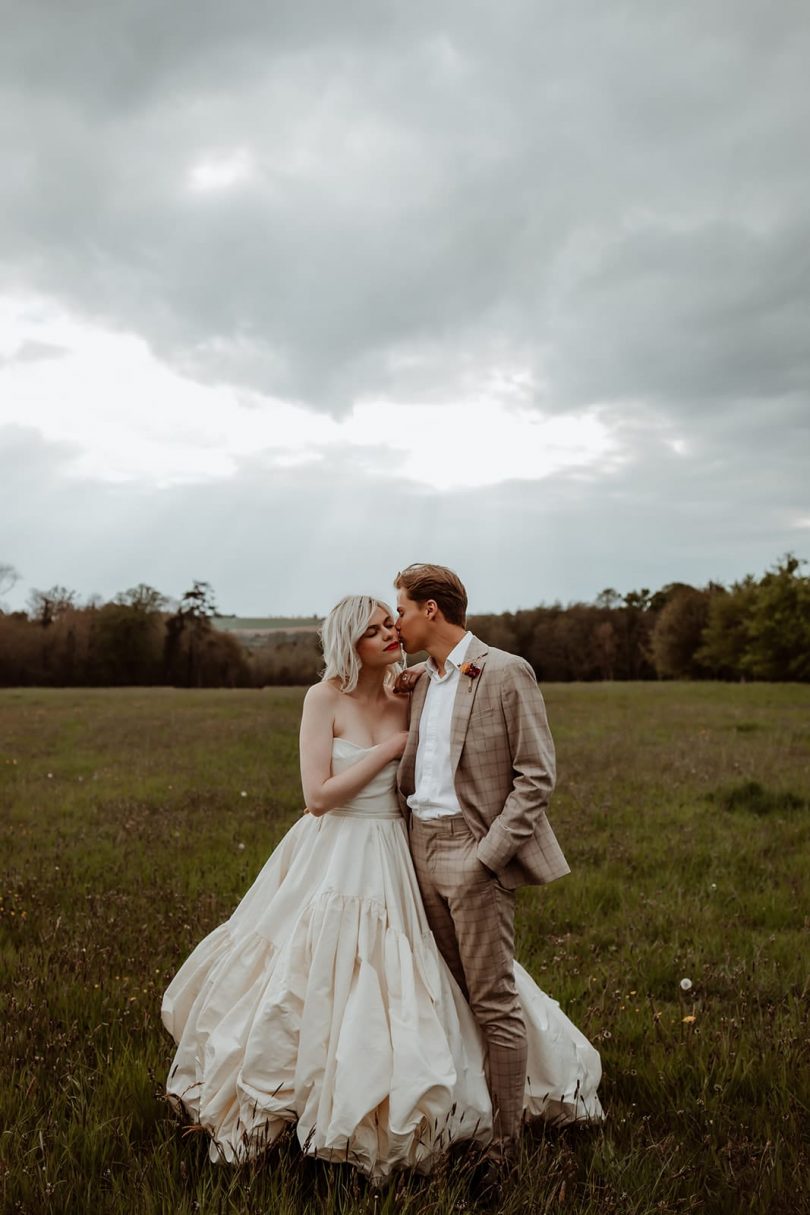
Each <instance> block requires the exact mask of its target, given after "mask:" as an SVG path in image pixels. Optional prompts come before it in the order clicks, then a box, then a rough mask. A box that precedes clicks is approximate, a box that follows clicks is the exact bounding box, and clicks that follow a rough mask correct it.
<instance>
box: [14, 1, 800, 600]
mask: <svg viewBox="0 0 810 1215" xmlns="http://www.w3.org/2000/svg"><path fill="white" fill-rule="evenodd" d="M4 17H5V20H4V30H3V34H4V36H3V39H2V40H0V80H2V84H1V85H0V144H1V145H2V154H3V169H4V189H3V196H2V201H0V271H1V272H2V275H3V287H4V290H5V291H6V292H7V293H8V294H9V296H13V295H15V294H17V295H20V296H26V295H27V294H28V293H31V292H33V293H40V294H41V295H42V296H43V297H45V298H46V299H57V300H59V301H61V302H62V303H63V304H64V305H65V306H66V308H67V310H68V311H69V312H70V313H72V314H76V315H79V316H81V315H84V316H85V317H88V318H90V319H92V320H93V321H95V322H97V323H99V324H100V325H102V326H103V327H106V328H113V329H117V330H122V331H130V332H133V333H136V334H139V335H142V336H143V337H144V338H146V340H147V341H148V342H149V343H150V345H151V346H152V348H153V350H154V351H156V352H157V353H158V355H159V356H160V357H162V358H163V359H165V360H166V361H167V362H169V363H171V364H172V365H173V366H174V367H177V368H179V369H181V370H183V371H185V372H186V373H187V374H189V375H192V376H194V377H196V378H198V379H199V380H200V381H201V382H206V383H211V382H223V383H228V384H232V385H234V386H236V387H237V388H238V389H239V390H240V394H241V400H242V401H243V402H244V403H245V405H246V406H248V405H249V406H250V407H252V408H259V409H260V408H262V407H263V402H264V394H271V395H275V396H280V397H286V398H288V399H291V400H294V401H298V402H301V403H303V404H305V405H306V406H307V407H309V408H310V409H312V410H313V411H322V412H325V413H332V414H334V415H341V414H345V413H346V412H347V411H348V410H349V409H350V407H351V405H352V403H353V402H354V401H358V400H362V401H372V402H379V403H380V407H381V408H382V407H384V405H385V403H386V401H388V400H396V401H401V402H406V403H410V402H425V401H427V402H430V403H431V404H436V405H440V404H441V403H444V402H450V403H452V402H459V401H466V402H470V401H476V402H478V403H479V405H480V403H481V402H482V401H483V402H486V401H487V400H488V399H489V398H488V395H487V394H489V393H491V394H493V395H492V399H493V400H499V401H506V402H508V403H512V404H518V405H522V406H529V407H533V408H537V409H540V410H542V411H544V412H563V411H577V410H580V409H582V408H584V407H590V406H598V407H599V409H600V411H601V417H602V419H603V421H604V422H605V423H606V425H607V426H608V428H609V431H610V433H611V436H612V437H613V439H614V440H615V442H616V444H617V448H618V449H619V451H620V453H621V458H620V459H618V460H611V461H609V462H606V463H605V465H604V467H600V466H599V465H598V464H595V465H594V466H593V467H592V468H590V469H589V470H587V471H582V470H580V471H578V472H576V471H575V472H568V473H565V474H562V473H561V474H557V475H556V476H553V477H549V478H546V479H545V480H542V481H538V482H537V483H528V482H525V481H523V482H518V481H515V482H510V483H507V484H504V485H501V486H496V487H493V488H491V489H486V490H480V489H476V490H470V491H456V492H453V493H449V494H437V493H434V492H431V491H427V490H420V489H418V488H416V487H415V486H414V485H413V484H410V483H407V482H405V481H404V480H402V479H401V478H398V477H397V475H396V472H395V468H396V461H395V459H394V457H392V456H391V455H390V453H389V455H388V456H386V455H385V453H383V452H381V451H379V450H365V451H363V452H362V453H361V452H360V449H355V450H354V452H353V453H344V454H343V455H341V456H340V457H339V458H333V459H332V460H331V462H328V463H327V464H325V465H324V464H321V465H318V466H313V467H307V466H304V467H301V468H294V469H288V470H286V471H285V470H282V469H278V468H272V469H269V470H268V466H267V464H266V462H264V461H263V459H262V456H261V454H257V457H256V459H255V460H254V461H248V462H243V463H242V464H241V465H240V466H239V468H238V470H237V473H236V474H235V475H233V476H232V477H230V478H227V479H222V480H219V481H214V482H212V483H210V484H208V485H205V486H203V485H186V486H184V487H182V488H178V487H175V488H170V489H160V490H157V489H154V488H153V487H152V488H150V487H147V486H146V485H145V484H144V485H138V484H129V485H117V486H113V485H105V484H101V483H98V482H89V481H82V480H80V479H78V476H77V472H76V470H77V468H80V467H81V463H80V462H79V461H78V459H77V458H78V457H80V456H81V453H80V452H79V451H78V450H77V449H74V448H72V447H67V446H64V445H55V444H49V443H46V442H44V441H43V440H42V438H41V436H39V435H37V434H36V433H34V432H33V431H31V432H25V433H21V432H19V431H11V430H4V431H2V435H1V436H0V437H2V444H0V499H2V501H1V502H0V505H1V506H2V510H0V527H2V541H3V543H2V545H0V560H4V561H11V562H13V563H14V564H16V565H17V566H18V568H20V570H21V571H22V573H23V574H24V577H25V579H26V580H27V581H28V584H29V585H43V584H48V583H51V582H57V581H60V582H64V583H66V584H68V585H75V586H77V588H79V589H80V590H81V591H82V592H83V593H89V592H91V591H94V590H95V591H100V592H101V593H103V594H112V593H114V592H115V591H116V590H120V589H122V588H123V587H124V586H127V585H130V584H131V583H132V582H134V581H137V580H138V579H139V578H143V579H144V580H146V581H150V582H153V583H154V584H156V585H158V586H160V587H161V589H163V590H165V591H167V592H168V593H172V594H177V593H180V592H181V591H182V590H183V589H184V585H186V584H188V582H189V581H190V580H191V579H192V578H194V577H208V578H210V580H211V581H212V582H214V584H215V586H218V587H222V588H227V591H226V592H225V593H224V594H223V605H224V606H231V607H233V608H234V610H256V611H265V610H267V611H274V610H278V611H300V612H309V611H313V610H324V609H325V608H326V607H328V606H329V603H330V602H332V601H333V600H334V599H336V598H337V597H339V595H340V594H342V593H343V592H344V591H345V590H346V589H353V586H354V582H353V581H352V578H349V582H351V583H352V584H351V585H347V582H346V578H347V570H349V569H350V570H351V572H352V577H354V573H355V571H356V577H357V578H359V579H360V581H361V582H363V584H364V585H365V584H367V583H368V582H371V583H373V584H374V585H375V586H377V587H379V589H380V590H384V589H385V587H386V586H387V580H388V576H389V575H388V571H389V566H393V567H394V568H396V567H397V566H399V565H402V564H406V563H407V562H408V561H410V560H417V559H424V558H425V557H427V558H429V559H430V558H432V559H437V560H440V561H445V562H448V563H449V564H455V565H457V566H458V567H459V568H460V569H461V570H462V571H463V572H464V573H465V576H466V577H467V579H468V581H469V583H470V589H471V597H472V600H473V602H474V604H476V605H477V606H479V607H481V608H493V609H502V608H507V607H514V606H517V605H519V604H523V605H524V606H528V605H530V604H532V603H535V602H537V601H539V600H540V599H544V598H546V599H547V598H554V597H559V598H561V599H563V600H566V599H571V598H589V597H592V596H593V595H594V594H595V593H596V592H597V591H598V590H599V589H600V588H601V587H602V586H605V585H608V584H612V585H616V586H618V587H619V588H620V589H626V588H629V587H631V586H639V585H651V586H656V585H660V584H662V583H664V582H667V581H670V580H672V579H676V578H682V579H684V580H686V581H695V582H700V581H705V580H707V579H709V578H719V579H721V580H730V579H732V578H735V577H738V576H740V575H741V574H743V573H745V572H746V571H748V570H751V571H753V572H757V571H761V569H763V568H764V567H765V566H766V565H767V564H769V563H770V562H771V561H772V560H773V559H774V558H775V557H776V556H777V555H778V554H779V553H780V552H783V551H785V550H786V549H788V548H791V549H795V550H796V551H797V552H799V553H800V555H810V553H808V552H807V548H806V546H805V539H806V537H807V535H808V528H807V520H808V519H809V518H810V504H808V494H807V488H806V482H807V478H806V468H805V466H806V457H807V452H808V422H809V420H810V402H809V400H808V390H807V385H808V372H809V371H810V368H808V358H810V356H809V355H808V351H810V333H808V317H810V308H808V271H809V270H810V266H809V265H808V261H809V260H810V255H808V249H810V241H808V236H809V235H810V232H808V227H810V225H809V224H808V220H807V204H806V200H807V197H808V193H810V169H809V168H808V164H807V158H806V157H805V156H803V155H802V150H803V146H804V142H805V132H806V129H807V120H808V117H810V114H809V113H808V111H810V91H809V90H808V88H807V84H806V65H807V62H808V58H809V57H810V22H808V20H807V13H806V6H805V5H804V3H798V2H793V0H786V2H785V3H783V4H780V5H777V6H766V5H764V4H762V3H760V2H758V0H757V2H754V0H738V2H737V3H735V4H734V5H730V4H728V3H726V2H725V0H708V2H700V3H698V2H697V0H689V2H686V3H682V4H679V5H678V6H677V7H676V6H655V5H650V4H649V3H648V2H647V0H643V2H642V0H632V2H625V3H621V4H619V5H616V4H612V5H606V4H603V3H602V2H601V0H582V2H581V3H575V4H569V5H565V6H562V5H558V4H552V3H550V2H544V0H540V2H537V0H504V3H502V4H499V5H497V6H496V5H492V4H482V3H477V2H475V0H473V2H470V0H464V2H463V3H462V0H457V2H456V3H447V4H443V5H436V4H435V3H431V4H427V3H419V2H415V3H413V4H409V5H407V6H405V5H401V6H397V8H396V10H394V9H393V8H392V7H391V6H384V5H380V4H379V3H377V2H376V0H355V2H353V3H350V4H345V5H333V4H326V3H324V2H323V0H320V2H319V3H313V2H307V0H297V2H296V3H278V4H274V5H272V6H264V7H263V6H260V5H256V4H255V3H253V2H252V0H250V2H249V3H248V0H235V2H234V3H232V4H229V5H227V6H225V5H222V4H221V3H219V2H218V0H204V2H203V3H200V4H196V5H194V6H186V5H183V6H180V5H166V4H159V3H157V0H137V2H136V0H119V2H117V3H116V4H105V3H102V2H101V0H98V2H97V3H94V2H93V0H82V3H80V4H76V5H71V6H66V5H64V4H61V3H56V2H55V0H53V2H51V3H45V2H42V3H37V4H35V5H33V4H28V3H22V2H18V3H16V4H8V5H6V8H5V11H4ZM229 158H231V159H232V161H233V158H235V161H233V163H236V164H237V168H238V167H239V165H241V167H242V170H243V179H242V180H237V181H235V182H234V184H233V185H232V186H231V187H229V188H223V189H208V190H206V189H202V188H195V185H194V177H193V173H194V170H195V168H197V169H198V170H199V167H200V165H201V164H205V163H208V164H209V167H210V166H211V165H212V164H213V165H216V164H218V163H219V164H220V165H221V164H222V163H223V162H225V163H227V162H228V160H229ZM240 158H241V160H240ZM237 176H238V173H237ZM203 184H205V183H204V182H203ZM199 185H200V179H199V178H198V179H197V186H198V187H199ZM58 340H59V339H58V338H55V341H58ZM42 341H43V344H42V345H40V346H39V347H38V348H36V347H35V345H34V344H33V343H31V342H29V343H28V345H27V346H23V347H20V348H19V349H18V350H17V352H16V353H15V352H13V351H9V350H6V352H5V362H6V363H7V362H8V361H9V360H15V359H16V360H22V361H27V360H31V359H36V358H42V357H51V356H54V357H55V356H56V354H57V349H56V348H54V349H51V350H50V351H49V350H45V349H44V348H43V345H44V343H45V341H46V335H45V334H43V335H42ZM155 408H156V409H158V408H159V402H158V403H155ZM482 408H485V405H484V406H482ZM109 409H110V410H111V411H114V410H115V409H116V403H115V401H111V402H110V405H109ZM1 414H2V402H0V415H1ZM484 431H485V428H483V429H482V443H483V442H484V441H485V433H484ZM429 443H430V436H429V435H426V436H425V444H426V451H429ZM445 454H446V453H445ZM384 472H385V476H384V477H383V473H384ZM89 504H92V509H90V510H89V509H88V505H89ZM234 536H236V537H238V540H237V541H236V542H234V541H233V537H234ZM155 537H159V542H158V543H156V542H155ZM358 537H360V538H361V540H362V547H360V541H359V540H358ZM527 544H528V545H529V549H530V553H529V555H528V557H527V553H526V551H525V547H526V545H527ZM358 552H361V553H362V558H363V561H362V562H361V563H360V564H359V565H358V563H357V554H358ZM361 575H362V577H361ZM355 580H356V579H355ZM19 593H21V590H20V588H18V591H15V594H19ZM228 598H230V599H231V602H230V603H227V602H226V600H227V599H228Z"/></svg>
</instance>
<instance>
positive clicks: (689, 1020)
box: [681, 1013, 697, 1025]
mask: <svg viewBox="0 0 810 1215" xmlns="http://www.w3.org/2000/svg"><path fill="white" fill-rule="evenodd" d="M681 1021H682V1022H683V1024H684V1025H691V1024H692V1022H693V1021H697V1017H696V1016H695V1015H694V1013H690V1014H689V1016H688V1017H681Z"/></svg>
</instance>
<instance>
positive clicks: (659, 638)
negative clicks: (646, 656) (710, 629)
mask: <svg viewBox="0 0 810 1215" xmlns="http://www.w3.org/2000/svg"><path fill="white" fill-rule="evenodd" d="M709 599H710V593H709V591H705V590H697V589H696V588H695V587H693V586H686V585H685V584H683V583H681V584H679V585H678V587H677V589H675V590H674V592H673V594H672V595H671V596H670V597H669V598H668V599H667V601H666V603H665V604H664V606H663V607H662V608H661V611H660V612H659V613H658V616H657V618H656V621H655V624H654V625H653V630H652V633H651V634H650V653H651V654H652V659H653V664H654V666H655V670H656V674H657V675H658V676H659V677H662V678H664V679H693V678H694V677H695V676H697V675H700V674H701V665H700V663H699V661H698V659H697V652H698V650H699V648H700V644H701V640H702V636H703V630H704V628H705V627H706V624H707V623H708V619H709Z"/></svg>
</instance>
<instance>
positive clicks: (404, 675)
mask: <svg viewBox="0 0 810 1215" xmlns="http://www.w3.org/2000/svg"><path fill="white" fill-rule="evenodd" d="M424 669H425V664H424V663H423V662H418V663H417V664H416V666H413V667H408V668H407V670H405V671H400V673H399V675H397V677H396V680H395V682H394V691H395V692H398V693H399V694H400V695H401V696H409V695H410V693H411V692H412V691H413V690H414V688H415V687H416V685H417V683H418V682H419V679H420V677H421V675H422V672H423V671H424Z"/></svg>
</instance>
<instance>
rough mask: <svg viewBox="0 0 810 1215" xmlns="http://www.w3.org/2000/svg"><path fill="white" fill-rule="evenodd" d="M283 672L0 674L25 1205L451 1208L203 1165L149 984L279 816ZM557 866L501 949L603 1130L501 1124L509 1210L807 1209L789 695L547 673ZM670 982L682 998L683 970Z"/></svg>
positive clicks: (9, 1144) (7, 1024)
mask: <svg viewBox="0 0 810 1215" xmlns="http://www.w3.org/2000/svg"><path fill="white" fill-rule="evenodd" d="M302 695H303V691H302V690H298V689H274V690H272V691H261V692H259V691H203V692H186V691H174V690H171V689H153V690H137V689H136V690H127V691H119V690H103V691H92V690H91V691H87V690H74V689H71V690H25V691H5V692H2V693H0V748H1V749H0V811H1V812H0V849H1V851H0V857H1V859H0V972H1V973H2V993H1V994H0V1069H1V1070H2V1083H0V1202H2V1209H3V1210H4V1211H8V1212H24V1213H26V1215H27V1213H31V1215H41V1213H43V1212H51V1211H53V1212H60V1213H61V1212H65V1215H68V1213H69V1215H73V1213H76V1215H86V1213H88V1212H93V1213H94V1215H95V1213H99V1215H101V1213H109V1215H133V1213H138V1215H140V1213H141V1212H143V1213H146V1212H150V1213H151V1212H155V1213H158V1212H161V1213H166V1215H169V1213H171V1215H185V1213H186V1212H188V1213H189V1215H190V1213H191V1212H202V1213H205V1215H214V1213H217V1215H219V1213H222V1215H225V1213H226V1212H227V1213H229V1215H230V1213H233V1215H236V1213H239V1212H280V1213H289V1215H294V1213H296V1215H297V1213H299V1212H304V1211H308V1210H311V1209H318V1210H319V1211H322V1212H323V1213H324V1215H331V1213H338V1212H341V1213H345V1215H355V1213H357V1215H359V1213H360V1212H368V1213H369V1215H371V1213H374V1215H382V1213H385V1212H406V1213H407V1212H413V1213H416V1212H435V1213H436V1215H439V1213H441V1212H451V1211H463V1210H467V1209H469V1208H470V1198H469V1194H468V1188H467V1176H466V1173H467V1169H468V1166H467V1164H466V1163H465V1161H464V1159H463V1158H461V1159H456V1160H452V1161H449V1162H448V1163H447V1166H446V1168H444V1169H443V1170H442V1172H441V1173H440V1174H439V1175H438V1176H435V1177H433V1178H431V1179H424V1178H418V1177H410V1176H400V1177H399V1178H397V1179H396V1180H395V1181H394V1182H393V1184H392V1185H391V1186H390V1187H389V1188H388V1189H386V1190H382V1191H380V1192H377V1191H375V1190H373V1189H372V1188H371V1187H369V1186H368V1185H367V1184H366V1183H365V1182H364V1181H363V1179H362V1178H360V1177H358V1176H357V1175H356V1174H355V1173H353V1172H352V1171H351V1170H347V1169H345V1168H342V1167H334V1166H328V1165H324V1164H320V1163H318V1162H310V1161H307V1160H303V1159H302V1158H301V1156H300V1153H299V1151H298V1150H297V1147H296V1143H295V1140H294V1138H293V1137H292V1136H291V1137H290V1138H289V1139H288V1141H287V1142H285V1143H284V1144H283V1145H282V1146H281V1147H280V1148H279V1149H278V1150H276V1151H273V1152H272V1153H270V1154H269V1155H268V1156H266V1157H265V1158H264V1159H262V1160H260V1161H257V1162H255V1163H253V1164H251V1165H247V1166H244V1167H242V1168H240V1169H231V1168H229V1167H222V1166H216V1165H212V1164H210V1163H209V1161H208V1158H207V1145H206V1143H205V1142H204V1138H203V1137H201V1136H200V1135H198V1134H194V1133H191V1134H183V1130H182V1128H181V1127H180V1126H179V1125H178V1123H177V1121H176V1120H175V1117H174V1115H173V1114H172V1113H171V1111H170V1110H169V1108H168V1106H167V1105H166V1103H165V1102H164V1100H163V1098H162V1091H163V1081H164V1079H165V1075H166V1072H167V1069H168V1065H169V1062H170V1060H171V1057H172V1054H173V1045H172V1042H171V1040H170V1039H169V1038H168V1035H167V1034H166V1033H165V1032H164V1030H163V1029H162V1026H161V1024H160V1019H159V1005H160V997H161V994H162V991H163V989H164V988H165V986H166V984H167V983H168V981H169V979H170V978H171V976H172V975H173V974H174V972H175V970H176V968H177V966H178V965H179V963H180V962H181V961H182V960H183V958H184V957H185V956H186V954H187V953H188V951H189V950H190V949H191V948H192V946H193V945H194V944H195V943H196V942H197V941H198V940H199V939H200V937H201V936H203V935H204V934H205V933H206V932H208V931H209V930H210V929H212V928H213V927H214V926H215V925H216V924H218V923H219V922H220V921H221V920H222V919H224V918H225V917H227V915H228V914H229V913H230V911H231V910H232V909H233V907H234V906H235V904H236V903H237V902H238V900H239V898H240V897H241V895H242V894H243V893H244V891H245V889H246V888H247V886H248V885H249V884H250V882H251V881H252V880H253V877H254V876H255V875H256V873H257V872H258V870H259V868H260V867H261V865H262V863H263V861H264V859H265V858H266V856H267V854H268V852H269V851H270V850H271V849H272V847H273V846H274V845H275V844H276V843H277V841H278V840H279V839H280V837H281V835H282V834H283V832H284V831H285V830H286V829H287V827H288V826H289V825H290V824H291V823H292V822H293V821H294V819H295V817H296V816H297V815H298V814H299V813H300V808H301V795H300V789H299V781H298V768H297V723H298V716H299V712H300V705H301V699H302ZM546 698H547V702H548V706H549V714H550V717H551V721H552V725H553V729H554V733H555V737H556V740H557V746H558V752H559V760H560V782H559V788H558V791H557V793H556V795H555V798H554V802H553V806H552V811H551V819H552V822H553V825H554V827H555V830H556V831H557V834H558V836H559V838H560V840H561V841H562V843H563V847H564V849H565V851H566V853H567V856H568V858H569V861H570V863H571V866H572V870H573V872H572V874H571V876H570V877H567V878H565V879H563V880H562V881H559V882H555V883H554V884H552V885H551V886H549V887H548V888H545V889H531V890H526V891H524V892H522V893H521V896H520V900H519V911H518V952H519V956H520V958H521V960H522V961H523V962H524V963H525V964H526V965H527V966H528V968H529V969H530V970H531V971H532V973H533V974H534V975H535V977H536V978H537V979H538V981H539V982H540V983H541V985H542V986H543V987H544V988H545V989H546V990H547V991H548V992H550V993H551V994H552V995H554V996H555V998H557V999H559V1000H560V1002H561V1004H562V1006H563V1008H564V1009H565V1010H566V1011H567V1012H568V1013H569V1015H570V1016H571V1017H572V1019H573V1020H574V1021H575V1022H576V1023H577V1024H578V1025H579V1026H580V1027H581V1028H582V1029H583V1031H584V1032H585V1033H587V1034H588V1035H589V1037H590V1038H591V1039H592V1040H593V1041H594V1042H595V1044H597V1045H598V1047H599V1049H600V1051H601V1053H602V1059H603V1064H604V1081H603V1085H602V1090H601V1095H602V1098H603V1102H604V1104H605V1106H606V1108H607V1111H608V1121H607V1122H606V1124H605V1126H604V1127H603V1128H601V1129H598V1130H593V1129H590V1130H588V1129H582V1128H569V1129H567V1130H563V1131H553V1130H548V1129H545V1128H543V1127H542V1126H541V1127H538V1128H534V1129H533V1130H532V1131H530V1132H528V1133H527V1134H526V1135H525V1137H524V1143H523V1157H522V1162H521V1169H520V1174H519V1178H518V1180H517V1182H516V1184H515V1185H514V1187H513V1189H512V1191H511V1193H510V1195H509V1198H508V1201H507V1205H506V1207H505V1208H504V1209H505V1210H506V1211H508V1212H517V1211H527V1212H529V1211H531V1212H551V1211H558V1210H562V1211H567V1210H571V1211H577V1212H583V1213H588V1215H590V1213H593V1215H596V1213H597V1212H598V1213H599V1215H606V1213H609V1212H621V1213H622V1215H625V1213H628V1215H635V1213H638V1215H641V1213H642V1212H644V1213H646V1212H688V1211H700V1212H712V1213H713V1212H717V1213H721V1212H722V1213H725V1212H737V1211H743V1210H744V1211H747V1212H751V1213H752V1215H758V1213H763V1215H765V1213H766V1212H767V1213H769V1215H770V1213H771V1212H790V1213H791V1215H795V1213H801V1212H804V1211H808V1210H810V1201H809V1200H808V1183H807V1175H808V1164H810V1159H809V1158H808V1157H809V1156H810V1153H808V1148H807V1131H806V1127H807V1125H808V1118H810V1109H809V1108H808V1107H810V1084H809V1083H808V1076H810V1066H808V1065H809V1064H810V1059H808V1033H807V1029H808V1025H807V1021H808V1018H807V994H808V992H807V971H808V967H807V952H808V951H807V940H808V935H807V930H808V923H809V922H810V915H809V913H808V901H809V900H808V882H807V874H808V871H809V867H808V860H809V859H810V857H809V856H808V853H809V852H810V848H809V847H808V843H809V841H808V837H809V836H810V811H809V810H808V801H809V800H810V712H809V710H810V689H808V688H803V687H799V686H787V685H765V684H760V685H747V686H728V685H711V684H700V685H678V684H661V685H658V684H642V685H629V684H615V685H610V684H600V685H585V686H582V685H555V686H551V687H549V688H547V689H546ZM684 978H688V979H690V980H691V984H692V985H691V987H690V988H689V989H688V990H683V989H682V988H681V985H680V981H681V979H684Z"/></svg>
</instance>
